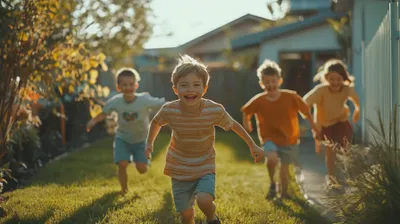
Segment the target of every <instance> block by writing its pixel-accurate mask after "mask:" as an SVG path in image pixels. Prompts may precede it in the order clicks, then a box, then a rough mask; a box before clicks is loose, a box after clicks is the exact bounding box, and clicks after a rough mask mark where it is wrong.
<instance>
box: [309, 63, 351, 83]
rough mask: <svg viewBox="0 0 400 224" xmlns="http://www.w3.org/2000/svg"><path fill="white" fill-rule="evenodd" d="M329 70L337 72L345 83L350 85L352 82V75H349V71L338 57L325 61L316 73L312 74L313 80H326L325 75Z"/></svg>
mask: <svg viewBox="0 0 400 224" xmlns="http://www.w3.org/2000/svg"><path fill="white" fill-rule="evenodd" d="M329 72H336V73H337V74H339V75H340V76H341V77H342V78H343V80H344V82H345V84H346V85H351V84H353V83H354V79H355V78H354V76H351V75H350V73H349V72H348V70H347V66H346V64H345V63H344V62H343V61H342V60H339V59H330V60H328V61H326V62H325V63H324V64H323V65H322V66H321V67H320V68H319V69H318V73H317V74H316V75H315V76H314V79H313V80H314V82H318V81H320V82H324V83H326V82H328V81H327V80H326V76H327V75H328V74H329Z"/></svg>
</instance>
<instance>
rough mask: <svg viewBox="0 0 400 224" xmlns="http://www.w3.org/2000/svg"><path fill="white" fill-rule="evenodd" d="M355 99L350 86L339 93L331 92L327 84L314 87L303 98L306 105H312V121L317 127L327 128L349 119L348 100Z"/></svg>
mask: <svg viewBox="0 0 400 224" xmlns="http://www.w3.org/2000/svg"><path fill="white" fill-rule="evenodd" d="M355 98H357V93H356V91H355V89H354V87H352V86H348V85H344V86H343V88H342V90H341V91H340V92H332V91H331V90H330V89H329V85H328V84H320V85H317V86H316V87H314V89H312V90H311V91H310V92H309V93H307V94H306V95H305V96H304V100H305V101H306V102H307V104H308V105H310V106H312V105H314V119H315V122H316V124H317V126H319V127H329V126H331V125H334V124H336V123H338V122H344V121H347V120H348V119H349V113H350V110H349V107H348V106H347V105H346V103H347V100H348V99H355Z"/></svg>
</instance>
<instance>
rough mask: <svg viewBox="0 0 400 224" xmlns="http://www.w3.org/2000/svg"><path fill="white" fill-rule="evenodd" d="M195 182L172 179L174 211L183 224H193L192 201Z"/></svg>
mask: <svg viewBox="0 0 400 224" xmlns="http://www.w3.org/2000/svg"><path fill="white" fill-rule="evenodd" d="M196 183H197V181H181V180H176V179H172V193H173V198H174V204H175V208H176V210H177V211H178V212H179V213H180V216H181V220H182V222H183V223H184V224H194V208H193V205H194V199H195V197H194V196H195V193H194V191H195V187H196Z"/></svg>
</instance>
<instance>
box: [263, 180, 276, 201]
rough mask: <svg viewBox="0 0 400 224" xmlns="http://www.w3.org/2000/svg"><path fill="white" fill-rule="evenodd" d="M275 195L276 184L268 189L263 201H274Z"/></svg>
mask: <svg viewBox="0 0 400 224" xmlns="http://www.w3.org/2000/svg"><path fill="white" fill-rule="evenodd" d="M276 193H277V190H276V184H271V186H270V187H269V191H268V194H267V196H266V197H265V199H267V200H271V199H274V198H275V197H276Z"/></svg>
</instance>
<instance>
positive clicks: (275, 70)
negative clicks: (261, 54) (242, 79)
mask: <svg viewBox="0 0 400 224" xmlns="http://www.w3.org/2000/svg"><path fill="white" fill-rule="evenodd" d="M281 72H282V69H281V68H280V67H279V65H278V64H277V63H276V62H274V61H272V60H269V59H265V60H264V62H263V63H262V64H261V65H260V67H258V69H257V76H258V79H259V80H260V81H262V76H263V75H270V76H272V75H276V76H278V77H279V78H281V77H282V74H281Z"/></svg>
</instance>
